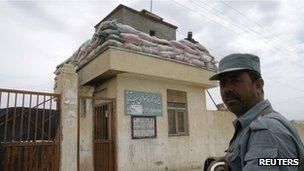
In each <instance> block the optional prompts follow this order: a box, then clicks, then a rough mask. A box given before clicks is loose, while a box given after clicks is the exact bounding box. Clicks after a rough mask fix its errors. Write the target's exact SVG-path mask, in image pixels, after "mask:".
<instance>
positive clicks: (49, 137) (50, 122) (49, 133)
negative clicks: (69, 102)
mask: <svg viewBox="0 0 304 171" xmlns="http://www.w3.org/2000/svg"><path fill="white" fill-rule="evenodd" d="M50 98H52V97H50ZM58 117H59V116H58ZM51 119H52V99H50V111H49V132H48V140H51V127H52V125H51V124H52V121H51Z"/></svg>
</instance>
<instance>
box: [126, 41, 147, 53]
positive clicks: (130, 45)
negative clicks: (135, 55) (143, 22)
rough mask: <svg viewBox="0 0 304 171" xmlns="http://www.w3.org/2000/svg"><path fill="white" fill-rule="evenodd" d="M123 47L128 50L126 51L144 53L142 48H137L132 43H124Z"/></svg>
mask: <svg viewBox="0 0 304 171" xmlns="http://www.w3.org/2000/svg"><path fill="white" fill-rule="evenodd" d="M123 47H124V48H126V49H130V50H134V51H138V52H142V51H143V50H142V48H141V47H140V46H137V45H135V44H132V43H127V42H125V43H123Z"/></svg>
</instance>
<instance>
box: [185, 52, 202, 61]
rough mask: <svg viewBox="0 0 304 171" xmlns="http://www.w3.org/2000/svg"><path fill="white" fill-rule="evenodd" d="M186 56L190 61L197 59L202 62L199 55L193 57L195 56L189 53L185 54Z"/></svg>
mask: <svg viewBox="0 0 304 171" xmlns="http://www.w3.org/2000/svg"><path fill="white" fill-rule="evenodd" d="M185 56H186V57H187V58H189V59H196V60H200V59H201V56H198V55H193V54H190V53H187V52H185Z"/></svg>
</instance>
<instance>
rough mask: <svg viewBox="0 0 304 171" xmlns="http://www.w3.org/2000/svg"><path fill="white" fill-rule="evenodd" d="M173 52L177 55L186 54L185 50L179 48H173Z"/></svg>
mask: <svg viewBox="0 0 304 171" xmlns="http://www.w3.org/2000/svg"><path fill="white" fill-rule="evenodd" d="M173 52H176V53H177V54H181V53H184V51H183V50H181V49H178V48H176V47H173Z"/></svg>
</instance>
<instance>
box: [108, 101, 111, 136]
mask: <svg viewBox="0 0 304 171" xmlns="http://www.w3.org/2000/svg"><path fill="white" fill-rule="evenodd" d="M107 119H108V139H109V140H112V133H111V126H112V103H111V102H110V103H108V118H107Z"/></svg>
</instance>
